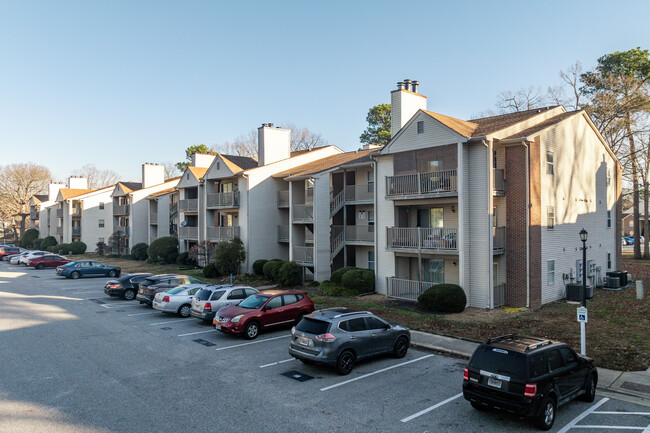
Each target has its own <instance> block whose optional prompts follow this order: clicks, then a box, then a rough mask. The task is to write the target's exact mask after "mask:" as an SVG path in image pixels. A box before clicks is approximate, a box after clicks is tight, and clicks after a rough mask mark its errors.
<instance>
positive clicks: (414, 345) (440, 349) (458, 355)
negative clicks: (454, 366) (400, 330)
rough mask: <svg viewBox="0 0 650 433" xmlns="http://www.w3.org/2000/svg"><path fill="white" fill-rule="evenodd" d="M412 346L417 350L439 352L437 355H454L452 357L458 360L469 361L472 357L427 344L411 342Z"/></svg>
mask: <svg viewBox="0 0 650 433" xmlns="http://www.w3.org/2000/svg"><path fill="white" fill-rule="evenodd" d="M410 345H411V346H412V347H417V348H420V349H426V350H432V351H434V352H437V353H444V354H446V355H452V356H455V357H457V358H463V359H469V358H471V356H472V355H468V354H466V353H462V352H458V351H456V350H452V349H447V348H445V347H440V346H431V345H426V344H420V343H414V342H413V341H411V344H410Z"/></svg>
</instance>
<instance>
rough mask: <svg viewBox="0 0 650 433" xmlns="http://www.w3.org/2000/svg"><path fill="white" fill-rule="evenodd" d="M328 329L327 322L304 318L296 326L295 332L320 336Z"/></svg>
mask: <svg viewBox="0 0 650 433" xmlns="http://www.w3.org/2000/svg"><path fill="white" fill-rule="evenodd" d="M329 327H330V324H329V322H323V321H322V320H315V319H310V318H309V317H305V318H303V319H302V320H301V321H300V323H298V325H297V326H296V331H300V332H306V333H308V334H316V335H320V334H325V333H326V332H327V330H328V329H329Z"/></svg>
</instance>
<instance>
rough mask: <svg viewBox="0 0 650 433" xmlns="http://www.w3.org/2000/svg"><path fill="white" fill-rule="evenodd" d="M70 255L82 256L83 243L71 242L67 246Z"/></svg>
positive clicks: (84, 249) (84, 250)
mask: <svg viewBox="0 0 650 433" xmlns="http://www.w3.org/2000/svg"><path fill="white" fill-rule="evenodd" d="M68 247H69V248H70V252H71V253H72V254H83V253H85V252H86V248H87V247H86V244H84V243H83V242H72V243H71V244H69V245H68Z"/></svg>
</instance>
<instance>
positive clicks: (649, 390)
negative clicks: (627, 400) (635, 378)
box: [621, 382, 650, 394]
mask: <svg viewBox="0 0 650 433" xmlns="http://www.w3.org/2000/svg"><path fill="white" fill-rule="evenodd" d="M621 388H625V389H629V390H630V391H636V392H642V393H644V394H650V386H648V385H644V384H642V383H632V382H623V383H622V384H621Z"/></svg>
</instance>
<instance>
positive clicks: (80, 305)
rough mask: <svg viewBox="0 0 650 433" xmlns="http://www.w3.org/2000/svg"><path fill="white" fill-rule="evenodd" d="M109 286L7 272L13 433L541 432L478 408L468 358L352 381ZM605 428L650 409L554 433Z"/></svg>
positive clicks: (646, 416) (367, 366)
mask: <svg viewBox="0 0 650 433" xmlns="http://www.w3.org/2000/svg"><path fill="white" fill-rule="evenodd" d="M105 281H106V278H94V279H80V280H67V279H63V278H59V277H57V276H56V275H55V274H54V271H53V270H43V271H36V270H33V269H26V268H25V267H24V266H23V267H19V266H12V265H9V264H6V263H2V264H0V331H2V332H0V347H2V362H3V368H2V370H1V371H2V372H1V373H0V396H1V399H0V413H1V414H2V416H0V431H3V432H5V431H7V432H9V431H12V432H13V431H62V432H63V431H65V432H69V431H82V432H99V431H110V432H148V431H151V432H163V431H218V430H226V431H230V430H234V429H238V430H243V431H253V430H258V431H264V432H275V431H277V432H294V431H295V432H305V431H314V432H335V431H346V432H349V431H352V432H364V431H373V432H426V431H429V432H460V431H463V432H479V431H480V432H502V431H508V430H510V431H536V429H535V428H534V427H532V426H531V425H530V424H528V423H526V422H524V421H522V420H520V419H517V418H516V417H513V416H509V415H505V414H502V413H498V412H477V411H476V410H474V409H473V408H472V407H471V406H470V405H469V403H468V402H466V401H465V400H464V399H463V398H462V395H461V394H460V392H461V383H462V376H463V367H464V365H465V361H464V360H462V359H455V358H450V357H445V356H442V355H439V354H435V353H429V352H425V351H421V350H416V349H413V348H411V350H409V353H408V354H407V356H406V357H405V358H404V359H394V358H390V357H383V358H378V359H374V360H370V361H366V362H362V363H360V364H358V365H357V366H356V367H355V369H354V371H353V372H352V373H351V374H350V375H348V376H339V375H338V374H336V373H335V372H334V371H333V370H331V369H328V368H323V367H318V366H311V365H303V364H302V363H301V362H299V361H296V360H294V359H292V358H291V357H290V356H289V355H288V353H287V348H288V343H289V335H290V330H289V329H281V330H277V331H274V332H269V333H262V334H261V335H260V336H259V337H258V338H257V339H256V340H252V341H248V340H243V339H241V338H238V337H233V336H229V335H225V334H222V333H220V332H218V331H215V330H214V329H213V328H212V327H211V326H208V325H205V324H202V323H201V322H200V321H199V320H197V319H194V318H188V319H181V318H179V317H177V316H173V315H166V314H162V313H160V312H157V311H154V310H152V309H151V308H150V307H147V306H144V305H141V304H139V303H138V302H136V301H130V302H127V301H123V300H120V299H115V298H109V297H108V296H106V295H105V294H104V293H103V287H104V283H105ZM596 430H597V431H599V432H600V431H602V432H616V431H625V430H629V431H635V430H636V431H639V432H644V433H650V408H648V407H644V406H639V405H635V404H632V403H627V402H623V401H619V400H615V399H612V398H609V399H608V398H601V397H600V396H597V398H596V401H595V402H594V403H583V402H579V401H576V402H572V403H569V404H568V405H566V406H563V407H561V408H560V410H559V413H558V416H557V420H556V423H555V426H554V428H553V429H552V430H551V431H556V432H567V431H571V432H576V431H596Z"/></svg>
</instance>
